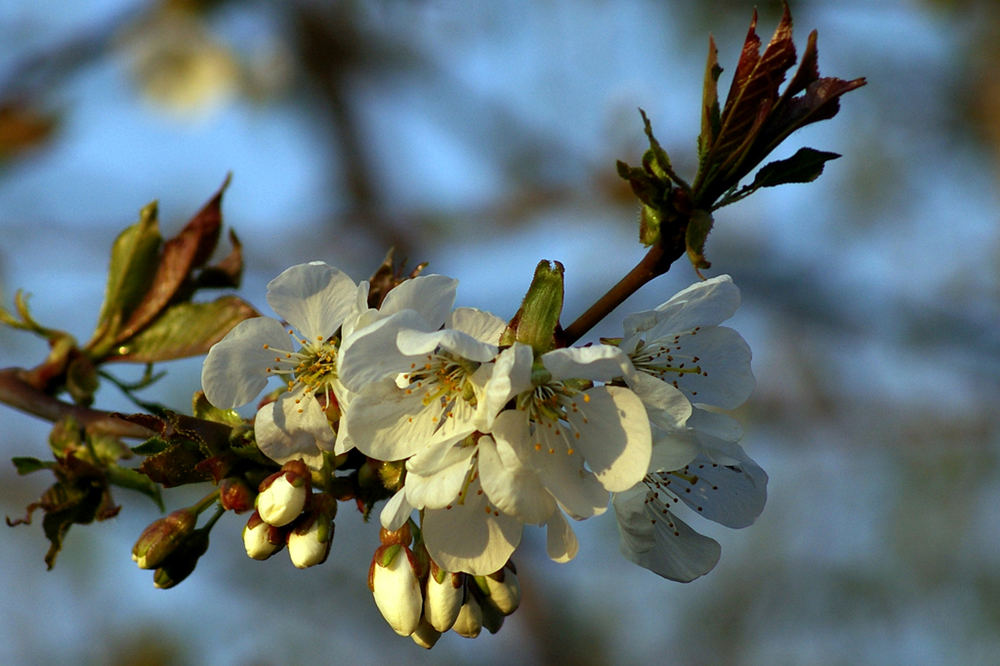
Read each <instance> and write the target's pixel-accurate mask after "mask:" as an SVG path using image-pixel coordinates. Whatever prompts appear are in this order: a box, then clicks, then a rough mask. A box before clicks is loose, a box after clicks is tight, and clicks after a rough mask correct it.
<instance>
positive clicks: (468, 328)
mask: <svg viewBox="0 0 1000 666" xmlns="http://www.w3.org/2000/svg"><path fill="white" fill-rule="evenodd" d="M445 328H453V329H455V330H456V331H462V332H463V333H466V334H468V335H471V336H472V337H474V338H475V339H476V340H479V341H480V342H485V343H487V344H490V345H498V344H500V336H501V335H502V334H503V332H504V331H505V330H506V329H507V322H506V321H504V320H503V319H501V318H500V317H497V316H496V315H494V314H491V313H489V312H486V311H485V310H477V309H476V308H455V310H454V311H453V312H452V313H451V315H450V316H449V317H448V322H447V323H446V324H445Z"/></svg>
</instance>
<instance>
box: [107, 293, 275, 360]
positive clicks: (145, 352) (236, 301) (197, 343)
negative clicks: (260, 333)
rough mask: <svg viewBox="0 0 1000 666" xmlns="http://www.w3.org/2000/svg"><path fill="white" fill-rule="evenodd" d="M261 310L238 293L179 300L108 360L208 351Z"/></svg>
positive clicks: (162, 357) (149, 357)
mask: <svg viewBox="0 0 1000 666" xmlns="http://www.w3.org/2000/svg"><path fill="white" fill-rule="evenodd" d="M257 314H258V313H257V311H256V310H255V309H254V308H253V307H252V306H251V305H250V304H249V303H247V302H246V301H244V300H242V299H240V298H237V297H236V296H223V297H222V298H219V299H217V300H215V301H212V302H210V303H178V304H176V305H172V306H170V307H169V308H167V310H166V311H165V312H163V314H161V315H160V316H159V317H158V318H157V319H156V321H155V322H153V324H151V325H150V326H148V327H147V328H145V329H143V330H142V331H141V332H140V333H139V334H138V335H136V336H135V337H133V338H132V339H131V340H129V341H128V342H127V343H125V344H123V345H121V347H120V348H119V349H118V350H116V352H117V353H116V355H115V356H114V357H112V358H110V359H108V360H114V361H133V362H142V363H152V362H154V361H167V360H171V359H177V358H185V357H188V356H198V355H200V354H204V353H206V352H208V349H209V347H211V346H212V345H214V344H215V343H216V342H218V341H219V340H221V339H222V338H223V336H225V335H226V333H228V332H229V330H230V329H231V328H232V327H233V326H235V325H236V324H238V323H240V322H241V321H243V320H244V319H247V318H249V317H255V316H257Z"/></svg>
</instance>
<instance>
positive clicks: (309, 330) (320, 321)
mask: <svg viewBox="0 0 1000 666" xmlns="http://www.w3.org/2000/svg"><path fill="white" fill-rule="evenodd" d="M355 293H356V286H355V284H354V281H353V280H351V278H349V277H348V276H347V275H345V274H344V273H342V272H341V271H339V270H337V269H336V268H334V267H332V266H328V265H327V264H324V263H323V262H320V261H314V262H312V263H308V264H299V265H297V266H292V267H291V268H288V269H285V271H284V272H283V273H281V275H279V276H278V277H276V278H274V279H273V280H271V281H270V282H269V283H268V285H267V302H268V304H269V305H270V306H271V308H272V309H273V310H274V311H275V312H277V313H278V314H279V315H280V316H281V317H282V318H283V319H284V320H285V321H287V322H288V323H289V324H291V325H292V326H293V327H294V328H295V329H296V330H298V331H299V332H300V333H302V335H304V336H305V337H306V338H307V339H309V340H310V341H316V340H325V339H326V338H328V337H330V336H331V335H333V334H334V333H336V332H337V329H338V328H339V327H340V325H341V324H342V323H343V321H344V319H345V318H346V317H347V315H348V314H350V312H351V311H352V310H353V309H354V302H355Z"/></svg>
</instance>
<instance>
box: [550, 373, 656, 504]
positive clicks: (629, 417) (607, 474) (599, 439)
mask: <svg viewBox="0 0 1000 666" xmlns="http://www.w3.org/2000/svg"><path fill="white" fill-rule="evenodd" d="M583 396H584V397H586V398H589V400H588V401H586V402H584V401H583V400H580V399H579V398H580V397H581V396H577V398H578V399H577V404H578V405H579V410H578V411H571V412H570V413H569V414H568V420H569V421H570V423H572V424H573V425H574V426H575V427H576V428H577V431H578V433H579V434H580V437H579V438H578V439H577V440H576V444H577V448H578V449H579V450H580V452H581V453H582V454H583V456H584V458H585V459H586V461H587V466H588V467H589V468H590V470H591V471H592V472H593V473H594V475H595V476H596V477H597V479H598V480H599V481H600V482H601V484H602V485H603V486H604V487H605V488H606V489H607V490H609V491H611V492H616V491H619V490H627V489H628V488H631V487H632V486H634V485H635V484H636V483H638V482H639V481H640V480H641V479H642V477H643V475H645V473H646V470H647V469H648V468H649V459H650V454H651V450H652V436H651V432H650V428H649V420H648V418H647V417H646V409H645V408H644V407H643V406H642V401H641V400H640V399H639V397H638V396H637V395H636V394H635V393H633V392H632V391H630V390H629V389H627V388H623V387H620V386H606V387H597V388H592V389H589V390H587V391H584V393H583Z"/></svg>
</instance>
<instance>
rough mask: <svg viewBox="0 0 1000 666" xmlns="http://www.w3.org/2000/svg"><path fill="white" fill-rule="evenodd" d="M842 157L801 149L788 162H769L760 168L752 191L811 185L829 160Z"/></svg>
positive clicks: (835, 154) (751, 185)
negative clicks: (760, 188)
mask: <svg viewBox="0 0 1000 666" xmlns="http://www.w3.org/2000/svg"><path fill="white" fill-rule="evenodd" d="M838 157H840V155H838V154H837V153H828V152H825V151H822V150H814V149H812V148H800V149H799V150H798V152H796V153H795V154H794V155H792V156H791V157H789V158H788V159H786V160H776V161H774V162H769V163H768V164H765V165H764V166H762V167H761V168H760V171H758V172H757V175H756V176H754V179H753V182H752V183H750V188H751V189H757V188H758V187H774V186H775V185H783V184H785V183H810V182H812V181H814V180H816V179H817V178H819V176H820V174H821V173H823V166H824V165H825V164H826V163H827V162H828V161H829V160H835V159H837V158H838Z"/></svg>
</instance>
